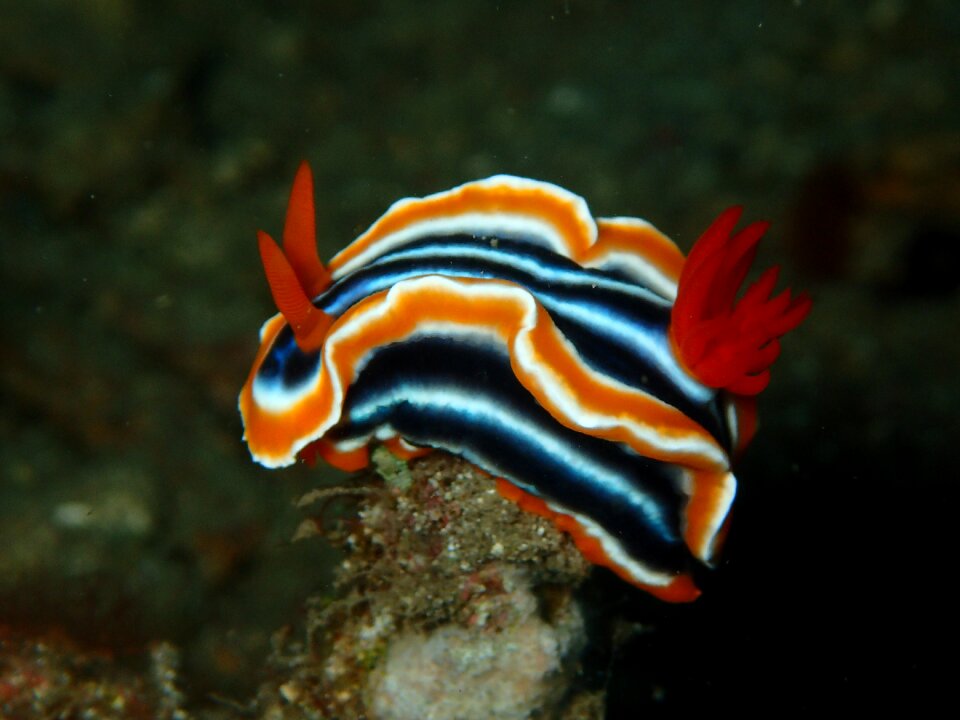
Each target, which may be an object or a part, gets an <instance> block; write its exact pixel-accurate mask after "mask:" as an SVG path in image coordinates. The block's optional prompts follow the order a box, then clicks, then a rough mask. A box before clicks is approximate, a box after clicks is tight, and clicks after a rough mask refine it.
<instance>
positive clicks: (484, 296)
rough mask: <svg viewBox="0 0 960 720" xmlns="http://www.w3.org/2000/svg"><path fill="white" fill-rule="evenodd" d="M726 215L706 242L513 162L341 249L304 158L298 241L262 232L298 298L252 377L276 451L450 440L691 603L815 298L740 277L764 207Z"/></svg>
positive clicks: (247, 421)
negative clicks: (764, 394)
mask: <svg viewBox="0 0 960 720" xmlns="http://www.w3.org/2000/svg"><path fill="white" fill-rule="evenodd" d="M739 215H740V210H739V208H732V209H731V210H728V211H726V212H725V213H723V214H722V215H720V217H719V218H718V219H717V220H716V221H715V222H714V223H713V225H711V227H710V228H709V229H708V230H707V231H706V233H704V235H703V236H702V237H701V238H700V239H699V240H698V242H697V243H696V245H695V246H694V248H693V250H692V251H691V253H690V255H689V257H687V258H686V259H685V258H684V257H683V254H682V253H681V252H680V250H679V249H678V248H677V247H676V246H675V245H674V244H673V243H672V242H671V241H670V240H668V239H667V238H666V237H665V236H664V235H662V234H661V233H659V232H658V231H657V230H656V229H655V228H653V227H652V226H651V225H650V224H648V223H646V222H644V221H642V220H638V219H635V218H612V219H594V218H593V217H592V216H591V215H590V212H589V210H588V208H587V206H586V203H585V202H584V201H583V200H582V199H581V198H579V197H578V196H576V195H574V194H572V193H570V192H568V191H566V190H563V189H562V188H559V187H557V186H555V185H551V184H548V183H544V182H537V181H534V180H528V179H524V178H518V177H512V176H506V175H498V176H494V177H491V178H488V179H486V180H480V181H477V182H471V183H467V184H465V185H461V186H460V187H457V188H454V189H453V190H449V191H447V192H442V193H438V194H436V195H431V196H428V197H425V198H418V199H406V200H401V201H399V202H397V203H395V204H394V205H393V206H392V207H391V208H390V209H389V210H388V211H387V213H386V214H385V215H384V216H383V217H381V218H380V219H379V220H378V221H377V222H376V223H374V224H373V225H372V226H371V227H370V229H369V230H367V232H365V233H364V234H363V235H361V236H360V237H359V238H357V239H356V240H355V241H354V242H353V243H352V244H350V245H349V246H348V247H347V248H345V249H344V250H342V251H341V252H340V253H339V254H337V255H336V256H335V257H334V258H333V259H332V260H331V261H330V262H329V264H328V266H326V267H324V266H323V264H322V263H321V262H320V260H319V258H318V256H317V250H316V238H315V230H314V227H315V226H314V222H315V220H314V207H313V182H312V177H311V174H310V170H309V168H308V166H307V165H306V164H305V163H304V164H303V165H301V167H300V170H299V171H298V173H297V177H296V179H295V181H294V187H293V191H292V193H291V197H290V204H289V206H288V210H287V217H286V222H285V226H284V236H283V249H282V250H281V249H280V248H279V247H278V246H277V245H276V243H275V242H274V241H273V240H272V239H271V238H270V236H269V235H267V234H266V233H263V232H261V233H260V234H259V242H260V252H261V258H262V260H263V263H264V267H265V269H266V273H267V278H268V280H269V282H270V287H271V292H272V294H273V297H274V300H275V302H276V303H277V307H278V308H279V310H280V313H279V314H278V315H276V316H275V317H273V318H271V319H270V320H268V321H267V322H266V324H265V325H264V326H263V329H262V330H261V348H260V351H259V353H258V355H257V358H256V361H255V362H254V365H253V369H252V370H251V372H250V375H249V378H248V380H247V382H246V384H245V385H244V387H243V390H242V392H241V394H240V411H241V413H242V415H243V421H244V425H245V439H246V441H247V443H248V445H249V448H250V451H251V453H252V455H253V457H254V458H255V459H256V460H257V461H258V462H260V463H262V464H263V465H265V466H267V467H280V466H285V465H289V464H291V463H293V462H295V461H296V459H297V458H298V457H301V458H307V459H312V458H315V457H317V456H320V457H322V458H324V459H325V460H326V461H328V462H330V463H331V464H333V465H335V466H337V467H340V468H343V469H347V470H354V469H359V468H361V467H364V466H365V465H366V464H367V463H368V460H369V452H368V447H369V445H370V444H371V443H372V442H381V443H383V444H385V445H386V446H387V447H388V448H389V449H390V450H391V451H393V452H394V453H395V454H397V455H399V456H401V457H405V458H411V457H415V456H417V455H419V454H422V453H425V452H429V451H430V450H431V449H441V450H445V451H447V452H451V453H453V454H456V455H459V456H461V457H463V458H465V459H466V460H468V461H469V462H471V463H473V464H475V465H477V466H478V467H479V468H481V469H483V470H484V471H486V472H488V473H489V474H490V475H492V476H494V477H495V478H497V480H496V482H497V487H498V489H499V490H500V492H501V494H502V495H504V496H505V497H507V498H509V499H512V500H514V501H516V502H518V503H519V504H520V505H521V507H523V508H524V509H527V510H530V511H532V512H537V513H539V514H541V515H544V516H546V517H549V518H551V519H552V520H553V521H554V522H555V523H556V525H557V526H558V527H559V528H560V529H562V530H564V531H566V532H569V533H570V534H571V536H572V537H573V539H574V540H575V542H576V544H577V546H578V547H579V548H580V550H581V551H582V552H583V553H584V555H586V556H587V557H588V558H589V559H590V560H592V561H594V562H596V563H598V564H601V565H605V566H607V567H609V568H611V569H613V570H614V571H615V572H617V573H618V574H619V575H620V576H621V577H623V578H624V579H626V580H628V581H629V582H632V583H634V584H636V585H638V586H641V587H643V588H644V589H646V590H649V591H650V592H652V593H654V594H655V595H657V596H659V597H661V598H664V599H667V600H678V601H679V600H692V599H693V598H695V597H696V596H697V594H698V590H697V588H696V586H695V585H694V583H693V580H692V579H691V571H692V570H693V568H694V567H695V566H697V565H709V564H710V563H711V562H712V560H713V557H714V554H715V552H716V550H717V545H718V537H719V536H720V535H721V534H722V529H723V527H724V523H725V520H726V518H727V516H728V513H729V510H730V506H731V503H732V501H733V498H734V495H735V493H736V480H735V478H734V476H733V474H732V472H731V457H732V456H733V455H735V454H736V453H737V452H738V451H739V450H741V449H742V448H743V447H745V446H746V444H747V443H748V442H749V440H750V438H751V436H752V434H753V431H754V427H755V413H754V403H753V397H754V396H755V395H756V394H757V393H759V392H760V391H762V390H763V388H764V387H765V386H766V384H767V382H768V380H769V367H770V365H771V364H772V363H773V361H774V360H775V359H776V357H777V355H778V353H779V342H778V338H779V337H780V336H781V335H783V334H784V333H786V332H788V331H789V330H791V329H793V328H794V327H796V326H797V325H798V324H799V323H800V322H801V321H802V320H803V318H804V317H805V315H806V314H807V312H808V311H809V308H810V300H809V299H808V298H807V297H806V296H805V295H800V296H797V297H791V295H790V291H789V290H786V291H784V292H782V293H780V294H779V295H776V296H774V297H771V292H772V290H773V287H774V285H775V284H776V279H777V269H776V268H771V269H770V270H768V271H767V272H765V273H763V274H762V275H761V276H760V277H759V279H758V280H756V281H755V282H754V283H753V284H752V285H750V286H749V287H748V289H747V290H746V291H745V292H744V293H743V295H742V296H741V297H740V298H739V299H738V298H737V294H738V292H739V289H740V286H741V285H742V283H743V281H744V278H745V276H746V274H747V273H748V271H749V269H750V266H751V264H752V262H753V259H754V255H755V253H756V249H757V243H758V242H759V240H760V238H761V236H762V235H763V233H764V231H765V230H766V225H765V224H762V223H756V224H753V225H750V226H748V227H746V228H745V229H743V230H741V231H740V232H738V233H736V234H734V232H733V230H734V226H735V225H736V223H737V220H738V219H739Z"/></svg>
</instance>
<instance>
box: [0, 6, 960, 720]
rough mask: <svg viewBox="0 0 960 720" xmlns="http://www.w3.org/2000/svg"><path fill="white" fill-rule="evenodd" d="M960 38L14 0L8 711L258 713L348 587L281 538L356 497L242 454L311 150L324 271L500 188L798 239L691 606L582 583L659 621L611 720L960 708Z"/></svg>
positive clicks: (769, 12) (552, 17) (7, 96)
mask: <svg viewBox="0 0 960 720" xmlns="http://www.w3.org/2000/svg"><path fill="white" fill-rule="evenodd" d="M958 48H960V4H958V3H956V2H951V0H918V1H916V2H906V1H905V0H869V1H865V2H860V3H842V2H827V1H822V2H815V1H813V0H792V1H791V0H782V1H778V2H758V1H748V0H735V1H733V2H726V3H706V2H690V3H670V2H661V1H658V2H642V3H641V2H628V1H622V2H617V1H613V0H606V1H604V0H600V1H598V2H585V1H582V2H581V1H578V0H543V1H529V2H502V3H494V2H489V1H480V0H474V1H472V2H468V1H466V0H439V1H438V2H435V3H419V2H413V1H412V0H410V1H407V2H402V1H399V0H379V1H374V0H355V1H352V2H317V3H296V2H244V3H235V2H226V1H225V0H210V1H208V2H203V3H193V2H189V3H188V2H182V1H179V0H175V1H173V2H168V3H150V2H146V1H144V0H88V1H87V2H72V1H71V2H67V1H65V0H39V1H38V2H31V3H26V2H14V1H13V0H0V237H2V241H0V283H2V288H0V293H2V295H0V298H2V300H0V308H2V318H3V330H4V339H3V341H2V342H0V702H9V701H10V699H9V698H8V697H7V695H8V694H9V695H10V696H11V697H13V693H15V692H16V691H17V689H18V688H20V689H22V688H24V687H37V685H32V686H31V685H30V683H41V682H52V681H51V680H50V678H47V679H46V680H44V679H43V678H39V679H38V677H39V676H37V675H36V673H37V672H39V670H38V668H46V669H47V671H50V672H53V670H51V669H58V671H62V672H61V674H60V675H58V676H57V677H60V678H73V680H69V681H66V686H67V687H68V689H67V690H64V692H74V691H71V690H69V686H70V682H74V683H76V682H79V681H77V680H76V678H77V677H101V678H103V683H108V682H109V683H114V684H115V685H116V686H117V687H121V686H122V687H124V688H127V689H126V690H123V692H128V694H129V697H130V698H133V699H137V698H139V697H140V696H139V695H138V693H139V694H140V695H142V696H143V697H142V698H140V699H137V702H142V703H143V704H142V705H135V704H134V701H133V699H132V700H131V701H130V704H128V705H127V706H126V707H127V708H133V707H137V708H147V707H153V708H162V709H163V712H164V713H166V716H168V717H182V716H183V715H182V713H190V714H192V715H194V716H196V717H207V716H209V717H240V716H242V715H243V711H244V710H245V709H246V710H249V706H247V705H245V703H247V702H249V701H250V699H251V698H252V697H253V696H254V694H255V692H256V688H257V687H258V686H259V685H260V683H261V682H263V681H265V680H266V679H267V678H266V676H267V675H269V673H270V670H269V669H267V668H266V667H265V658H266V657H267V656H268V655H269V654H270V652H271V636H272V635H273V634H274V633H275V631H277V630H278V628H281V627H283V626H285V625H293V626H296V625H297V623H298V622H302V621H303V617H304V613H305V611H304V609H303V608H304V604H305V602H306V600H307V598H308V597H310V596H315V595H317V594H323V593H325V592H329V591H330V583H331V578H332V572H333V567H334V566H335V564H336V562H337V559H336V555H335V554H334V552H333V551H332V550H331V549H330V547H329V546H328V545H327V544H326V543H324V542H320V541H311V542H300V543H293V542H291V538H292V536H293V535H294V532H295V531H296V529H297V527H298V525H299V524H300V522H301V520H303V512H302V511H301V510H298V509H297V508H296V507H295V506H294V501H295V500H296V498H297V497H299V496H300V495H302V494H303V493H305V492H307V491H308V490H310V489H311V488H314V487H316V486H320V485H323V484H324V483H325V482H328V481H330V480H333V479H334V478H335V475H334V474H333V473H332V472H329V471H327V470H324V469H321V468H315V469H310V468H304V467H298V468H295V469H290V470H286V471H274V472H270V471H267V470H264V469H262V468H260V467H258V466H256V465H255V464H254V463H253V462H252V461H251V460H250V458H249V455H248V453H247V450H246V448H245V447H244V445H243V444H242V443H241V440H240V438H241V432H242V428H241V426H240V419H239V415H238V413H237V409H236V396H237V393H238V391H239V388H240V385H241V384H242V382H243V380H244V378H245V375H246V373H247V371H248V369H249V365H250V362H251V360H252V358H253V354H254V352H255V350H256V347H257V331H258V329H259V327H260V324H261V323H262V322H263V320H265V319H266V318H267V317H268V316H269V315H270V314H271V313H272V312H273V309H272V308H273V305H272V302H271V300H270V296H269V292H268V289H267V286H266V283H265V281H264V279H263V277H262V271H261V266H260V262H259V258H258V256H257V251H256V245H255V241H254V231H255V230H256V229H258V228H263V229H265V230H267V231H269V232H272V233H274V234H275V235H276V234H278V233H279V231H280V228H281V224H282V220H283V213H284V210H285V205H286V196H287V193H288V191H289V186H290V182H291V179H292V177H293V172H294V170H295V168H296V167H297V164H298V163H299V162H300V160H301V159H304V158H305V159H308V160H309V161H310V163H311V165H312V167H313V170H314V173H315V177H316V184H317V194H318V197H317V203H318V213H319V216H318V231H319V235H320V244H321V257H323V258H327V257H329V256H330V255H332V254H333V253H334V252H335V251H336V250H337V249H339V248H340V247H342V246H343V245H345V244H346V243H348V242H349V241H350V240H351V239H353V237H355V236H356V235H357V234H358V233H359V232H361V231H362V230H363V229H365V227H366V226H367V225H368V224H369V223H371V222H372V221H373V220H375V219H376V218H377V217H378V216H379V215H380V214H381V213H382V212H383V211H384V210H385V209H386V208H387V206H388V205H389V204H390V203H392V202H393V201H395V200H397V199H399V198H401V197H405V196H419V195H423V194H427V193H430V192H434V191H438V190H442V189H446V188H448V187H451V186H453V185H455V184H458V183H460V182H463V181H465V180H469V179H473V178H477V177H482V176H485V175H488V174H493V173H498V172H508V173H514V174H518V175H526V176H530V177H534V178H538V179H543V180H548V181H552V182H555V183H557V184H559V185H561V186H563V187H566V188H568V189H570V190H572V191H574V192H576V193H578V194H580V195H582V196H583V197H584V198H586V199H587V201H588V203H589V204H590V207H591V209H592V211H593V212H594V213H595V214H597V215H637V216H640V217H644V218H646V219H648V220H650V221H651V222H653V223H654V224H655V225H657V226H658V227H659V228H660V229H661V230H663V231H664V232H665V233H666V234H667V235H669V236H671V237H672V238H674V239H675V240H677V242H678V244H679V245H680V246H681V247H682V248H684V249H688V248H689V247H690V245H691V244H692V243H693V241H694V240H695V239H696V237H697V236H698V234H699V233H700V232H701V231H702V230H703V229H704V228H705V227H706V226H707V225H708V224H709V223H710V221H711V220H712V219H713V218H714V217H715V215H716V214H717V213H718V212H719V211H720V210H722V209H723V208H724V207H726V206H728V205H731V204H743V205H744V206H745V207H746V215H745V218H746V219H759V218H768V219H770V220H772V221H773V228H772V230H771V232H770V234H769V236H768V239H767V240H766V241H765V243H764V246H763V249H762V252H761V259H760V261H759V263H760V264H764V262H765V261H766V262H767V263H769V262H781V263H783V265H784V277H785V278H787V279H788V280H789V281H790V282H791V284H792V285H793V286H794V287H797V288H800V287H806V288H809V289H810V290H811V292H812V294H813V296H814V299H815V306H814V310H813V314H812V315H811V317H810V318H809V319H808V320H807V322H806V323H805V324H804V325H803V326H802V327H801V328H800V329H799V330H798V331H797V332H796V333H793V334H792V335H791V336H790V337H788V338H787V339H786V341H785V343H784V353H783V357H782V359H781V360H780V361H779V362H778V364H777V365H776V367H775V369H774V374H773V382H772V385H771V387H770V389H769V390H768V391H767V392H766V393H764V395H763V396H761V403H760V408H761V416H760V419H761V431H760V434H759V435H758V437H757V439H756V441H755V442H754V445H753V446H752V447H751V449H750V452H749V453H748V454H747V456H746V457H745V458H744V461H743V462H742V463H741V464H740V465H739V466H738V468H737V475H738V477H739V480H740V495H739V498H738V504H737V506H736V507H735V511H734V516H735V519H734V522H733V525H732V530H731V533H730V536H729V540H728V543H727V547H726V551H725V554H724V562H723V563H722V566H721V568H720V569H719V571H718V572H717V573H716V576H715V577H714V578H713V583H712V585H710V586H709V587H707V588H706V592H705V594H704V596H703V597H702V598H701V599H700V600H698V601H697V602H696V603H695V604H694V605H692V606H684V607H673V606H666V605H663V604H660V603H658V602H657V601H654V600H652V599H649V598H647V597H645V596H642V594H641V593H639V592H637V591H634V590H632V589H630V588H627V587H625V586H623V584H622V583H619V582H617V581H615V580H614V579H612V577H608V576H607V574H606V573H603V572H597V573H595V575H600V576H601V577H599V578H598V579H597V582H599V583H600V584H601V586H602V589H601V590H595V591H594V594H593V595H592V597H594V598H603V599H602V600H597V602H598V603H601V602H602V603H609V606H607V605H604V607H616V608H617V610H616V612H618V613H620V614H622V615H623V616H624V617H625V618H627V619H631V620H634V621H636V622H640V623H642V624H643V625H644V627H646V628H648V630H647V631H646V632H643V633H641V634H639V635H637V636H636V637H634V638H633V639H632V640H630V641H628V642H626V643H624V644H623V645H622V646H621V647H620V648H619V650H618V651H617V652H616V653H615V656H614V657H612V658H609V659H608V660H609V664H610V672H609V675H608V676H607V680H606V687H607V690H608V694H609V705H608V711H607V716H608V717H610V718H620V717H634V715H633V713H634V712H636V711H638V710H642V711H643V712H644V713H646V715H647V716H650V717H658V716H661V715H664V714H673V713H676V712H678V711H681V712H682V711H687V712H692V711H694V710H697V709H706V708H710V709H711V711H716V710H717V709H721V708H722V709H732V708H740V707H744V706H749V705H753V704H756V705H764V704H765V703H766V702H767V701H768V700H770V701H771V702H774V703H776V704H775V705H764V706H765V707H768V708H773V707H776V708H781V707H782V708H792V707H797V708H802V709H807V710H812V709H816V708H820V707H823V706H824V705H826V704H830V705H832V706H834V707H847V708H850V709H857V708H859V709H863V708H865V707H870V706H873V705H875V704H878V705H879V704H882V705H884V706H888V707H889V706H890V705H891V704H892V703H897V702H903V703H905V706H906V707H909V708H912V709H913V710H914V711H917V710H918V709H919V708H921V707H923V706H924V705H927V704H931V705H932V704H934V703H935V702H936V701H938V700H939V699H940V698H942V697H948V695H947V685H946V682H947V674H948V671H949V674H951V675H952V674H953V672H952V670H950V669H949V668H946V667H944V665H943V664H942V661H941V660H940V659H939V655H941V654H942V653H943V652H947V657H951V656H952V655H953V648H952V647H950V646H948V645H947V643H948V640H947V638H946V628H947V627H948V626H949V625H950V624H951V623H953V622H954V617H955V612H954V610H953V607H952V603H951V602H949V601H948V594H949V593H948V590H947V587H948V585H949V582H950V580H949V578H950V577H952V576H953V575H954V574H955V573H954V572H953V570H954V567H955V563H956V558H955V552H953V551H952V550H953V548H955V547H956V539H955V531H954V528H955V527H956V524H957V521H956V512H957V510H956V508H957V507H958V506H957V503H956V500H957V497H956V496H957V487H956V486H957V482H956V481H957V475H958V473H957V467H956V466H957V460H956V458H957V449H956V445H957V441H958V438H960V414H958V411H957V408H958V407H960V380H958V368H960V288H958V286H960V282H958V277H960V275H958V267H960V94H958V93H957V90H956V83H957V78H958V77H960V50H958ZM51 648H54V649H51ZM56 648H59V650H57V649H56ZM51 653H53V654H54V655H56V657H55V658H54V659H50V657H51ZM57 653H59V655H57ZM104 663H106V664H107V665H109V667H110V668H111V669H110V670H102V669H101V670H98V669H97V668H98V667H100V666H101V665H103V664H104ZM31 672H32V673H34V675H30V673H31ZM127 672H129V673H133V674H134V675H133V676H132V679H126V680H125V679H124V677H125V676H124V675H123V673H127ZM18 673H19V674H18ZM71 673H73V674H72V675H71ZM97 673H100V675H98V674H97ZM113 673H119V676H115V675H112V674H113ZM108 676H109V679H108ZM174 676H175V677H176V678H177V680H176V683H174V682H173V680H172V678H173V677H174ZM143 678H147V679H148V680H147V681H145V680H143ZM150 678H152V680H150ZM18 682H19V683H25V684H20V685H16V683H18ZM144 682H146V683H147V684H146V685H144ZM174 685H175V686H176V687H174ZM111 687H112V686H111ZM87 689H88V690H90V688H89V687H87ZM79 692H80V691H79V690H76V693H77V694H76V697H80V695H79ZM116 692H117V693H120V692H121V691H120V690H117V691H116ZM771 699H772V700H771ZM91 702H92V703H94V705H95V703H96V702H97V701H96V700H91ZM114 709H115V710H116V708H114ZM98 712H101V711H98ZM109 712H110V711H109V709H103V710H102V713H103V714H102V715H100V717H113V715H109ZM118 712H119V711H118ZM144 712H146V711H145V710H144ZM157 712H160V711H159V710H157ZM178 713H179V714H180V715H178ZM116 716H117V717H126V716H130V717H137V716H138V715H136V714H135V713H133V712H132V711H131V712H130V713H128V714H127V715H123V714H119V715H116ZM144 716H147V717H148V716H150V715H149V714H147V715H144Z"/></svg>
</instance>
